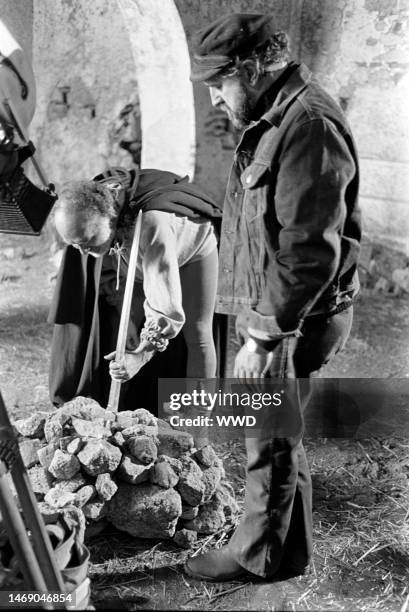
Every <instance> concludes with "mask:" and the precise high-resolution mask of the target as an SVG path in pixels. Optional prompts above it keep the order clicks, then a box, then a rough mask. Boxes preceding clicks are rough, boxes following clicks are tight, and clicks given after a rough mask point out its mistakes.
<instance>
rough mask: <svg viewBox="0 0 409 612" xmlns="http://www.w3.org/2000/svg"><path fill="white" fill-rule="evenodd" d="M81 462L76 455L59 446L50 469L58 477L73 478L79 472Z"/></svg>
mask: <svg viewBox="0 0 409 612" xmlns="http://www.w3.org/2000/svg"><path fill="white" fill-rule="evenodd" d="M79 470H80V462H79V461H78V459H77V457H75V455H70V454H69V453H65V452H64V451H62V450H60V449H59V448H57V450H56V451H55V453H54V457H53V460H52V461H51V463H50V465H49V468H48V471H49V472H51V474H53V475H54V476H55V477H56V478H62V479H65V480H68V479H69V478H72V477H73V476H74V474H76V473H77V472H79Z"/></svg>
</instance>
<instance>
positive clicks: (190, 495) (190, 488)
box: [177, 457, 205, 506]
mask: <svg viewBox="0 0 409 612" xmlns="http://www.w3.org/2000/svg"><path fill="white" fill-rule="evenodd" d="M182 465H183V469H182V472H181V474H180V476H179V482H178V484H177V490H178V491H179V493H180V495H181V497H182V499H183V500H184V501H185V502H186V503H188V504H189V505H190V506H198V505H199V504H201V503H202V501H203V496H204V491H205V485H204V483H203V481H202V470H201V469H200V467H199V466H198V465H197V463H196V462H195V461H193V459H190V458H189V457H186V458H185V459H184V460H183V462H182Z"/></svg>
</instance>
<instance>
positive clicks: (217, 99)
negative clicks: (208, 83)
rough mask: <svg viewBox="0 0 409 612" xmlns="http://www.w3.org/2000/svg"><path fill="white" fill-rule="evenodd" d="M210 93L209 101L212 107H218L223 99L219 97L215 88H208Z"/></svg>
mask: <svg viewBox="0 0 409 612" xmlns="http://www.w3.org/2000/svg"><path fill="white" fill-rule="evenodd" d="M209 92H210V100H211V103H212V105H213V106H218V105H219V104H220V103H221V102H223V98H222V97H221V95H220V92H219V91H218V89H216V87H209Z"/></svg>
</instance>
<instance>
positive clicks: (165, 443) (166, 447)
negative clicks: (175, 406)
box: [158, 429, 193, 459]
mask: <svg viewBox="0 0 409 612" xmlns="http://www.w3.org/2000/svg"><path fill="white" fill-rule="evenodd" d="M158 439H159V447H158V453H159V454H160V455H168V457H175V458H176V459H178V458H179V457H181V456H182V455H183V454H184V453H186V452H188V451H189V450H190V449H191V448H193V437H192V436H191V435H190V434H189V433H186V432H185V431H178V430H176V429H159V430H158Z"/></svg>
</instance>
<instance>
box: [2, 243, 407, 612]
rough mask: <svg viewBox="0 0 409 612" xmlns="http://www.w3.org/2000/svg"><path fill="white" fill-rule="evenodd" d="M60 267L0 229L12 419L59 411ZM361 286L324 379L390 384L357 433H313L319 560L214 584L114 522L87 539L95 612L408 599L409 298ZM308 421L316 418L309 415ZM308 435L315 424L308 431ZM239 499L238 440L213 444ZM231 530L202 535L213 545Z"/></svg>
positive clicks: (355, 606) (369, 605)
mask: <svg viewBox="0 0 409 612" xmlns="http://www.w3.org/2000/svg"><path fill="white" fill-rule="evenodd" d="M54 276H55V267H54V264H53V263H52V261H51V259H50V253H49V248H48V244H47V240H46V238H45V237H44V236H42V237H39V238H34V237H33V238H32V237H20V236H19V237H14V236H8V235H1V234H0V390H1V392H2V395H3V398H4V400H5V402H6V405H7V407H8V411H9V414H10V417H12V418H19V417H22V416H25V415H28V414H29V413H30V412H32V411H33V410H35V409H38V408H39V407H41V408H42V409H44V408H47V407H48V408H49V409H51V406H50V405H49V400H48V395H47V369H48V359H49V347H50V339H51V329H50V326H49V325H48V324H47V321H46V318H47V311H48V306H49V303H50V300H51V296H52V290H53V282H54V281H53V280H52V279H53V277H54ZM407 297H408V296H407V294H405V295H403V296H400V297H388V296H385V295H381V294H372V293H371V292H370V291H363V292H362V294H361V297H360V299H359V301H358V303H357V307H356V316H355V322H354V327H353V331H352V336H351V338H350V340H349V342H348V345H347V347H346V349H345V351H344V352H343V354H342V355H340V356H338V357H336V358H335V359H334V361H333V362H332V363H331V364H330V365H329V366H327V367H326V368H325V369H324V371H323V372H322V374H321V376H323V377H328V378H337V377H343V378H368V385H370V384H371V381H370V380H369V379H387V381H385V383H387V384H388V385H389V387H388V388H387V393H388V398H389V399H388V400H387V401H384V402H383V405H382V406H381V407H380V409H379V410H377V411H376V414H375V415H374V416H373V417H371V416H370V417H369V418H366V420H364V421H363V422H359V423H357V430H356V431H358V434H359V435H358V436H356V437H355V438H354V439H344V438H322V437H321V438H317V437H316V436H314V435H311V436H309V437H307V439H306V447H307V452H308V456H309V460H310V464H311V471H312V476H313V484H314V533H315V550H314V559H313V562H312V564H311V567H310V568H309V570H308V572H307V574H306V575H305V576H303V577H300V578H296V579H291V580H287V581H282V582H275V583H274V582H272V583H261V582H255V583H251V582H248V583H241V582H240V583H239V582H233V583H228V584H218V585H211V584H206V583H203V582H198V581H194V580H192V579H190V578H189V579H188V578H186V577H185V576H184V575H183V573H182V571H181V564H182V563H183V560H184V558H185V557H186V555H187V553H186V551H181V550H179V549H176V547H175V546H174V545H173V544H171V543H160V544H158V543H157V542H150V541H142V540H137V539H135V538H131V537H130V536H128V535H124V534H121V533H120V532H117V531H114V530H112V529H110V528H108V529H107V530H106V531H105V532H104V533H102V534H101V535H99V536H95V537H94V538H92V539H91V540H90V541H89V545H90V548H91V558H92V565H91V570H90V577H91V580H92V595H93V603H94V605H95V607H96V608H97V609H107V608H116V609H128V610H140V609H156V610H161V609H164V610H169V609H172V610H173V609H174V610H191V609H192V610H269V611H271V612H273V611H277V610H289V611H294V610H297V611H298V610H348V611H353V610H365V611H367V610H382V611H386V612H389V611H390V612H396V611H399V610H400V611H401V612H406V611H407V610H408V603H409V590H408V589H409V495H408V490H409V489H408V484H409V482H408V480H409V405H408V403H409V402H408V398H409V341H408V340H409V300H408V299H407ZM307 422H308V418H307ZM307 430H308V427H307ZM216 447H217V450H218V452H219V453H220V454H221V456H222V457H223V459H224V461H225V466H226V471H227V473H228V474H229V476H230V478H231V480H232V482H233V484H234V487H235V491H236V495H237V497H238V499H239V501H242V498H243V491H244V465H245V452H244V447H243V443H242V441H240V440H239V441H231V440H230V441H225V442H220V441H217V442H216ZM228 537H229V530H228V529H225V530H224V531H223V532H221V533H219V534H216V535H215V536H212V537H211V538H202V539H201V540H200V541H199V542H198V544H197V546H196V549H197V550H199V549H201V550H203V549H206V548H208V547H217V546H220V545H222V544H223V543H225V542H226V541H227V540H228Z"/></svg>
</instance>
